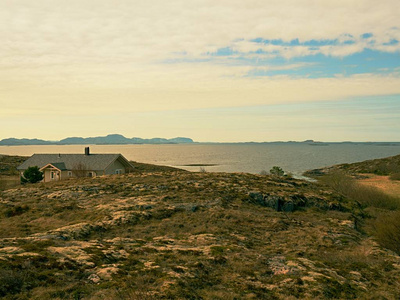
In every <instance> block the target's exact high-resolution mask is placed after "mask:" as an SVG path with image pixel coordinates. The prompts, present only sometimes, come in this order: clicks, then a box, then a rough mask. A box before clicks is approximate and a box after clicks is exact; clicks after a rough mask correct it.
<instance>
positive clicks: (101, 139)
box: [0, 134, 193, 146]
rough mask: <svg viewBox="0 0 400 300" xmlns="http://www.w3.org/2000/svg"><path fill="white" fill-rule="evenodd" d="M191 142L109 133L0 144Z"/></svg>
mask: <svg viewBox="0 0 400 300" xmlns="http://www.w3.org/2000/svg"><path fill="white" fill-rule="evenodd" d="M189 143H193V140H192V139H191V138H186V137H176V138H172V139H165V138H152V139H142V138H138V137H133V138H126V137H124V136H123V135H120V134H109V135H107V136H98V137H89V138H83V137H68V138H65V139H62V140H60V141H45V140H40V139H16V138H7V139H3V140H1V141H0V145H1V146H17V145H85V144H108V145H121V144H189Z"/></svg>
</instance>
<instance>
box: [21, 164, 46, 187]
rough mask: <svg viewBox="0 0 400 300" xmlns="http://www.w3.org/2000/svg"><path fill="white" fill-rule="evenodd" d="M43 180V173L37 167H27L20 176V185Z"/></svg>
mask: <svg viewBox="0 0 400 300" xmlns="http://www.w3.org/2000/svg"><path fill="white" fill-rule="evenodd" d="M41 180H43V172H41V171H40V170H39V167H37V166H35V167H29V168H28V169H26V170H25V172H24V174H23V176H21V183H22V184H24V183H36V182H39V181H41Z"/></svg>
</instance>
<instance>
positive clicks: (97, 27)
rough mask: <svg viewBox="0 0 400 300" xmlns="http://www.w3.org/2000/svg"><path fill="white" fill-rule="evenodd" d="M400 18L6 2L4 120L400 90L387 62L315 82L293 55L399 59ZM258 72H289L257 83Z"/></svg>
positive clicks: (123, 2)
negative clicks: (361, 55) (371, 53)
mask: <svg viewBox="0 0 400 300" xmlns="http://www.w3.org/2000/svg"><path fill="white" fill-rule="evenodd" d="M399 15H400V6H399V5H398V3H397V0H381V1H378V2H377V1H372V0H364V1H347V0H346V1H345V0H339V1H338V0H325V1H314V0H269V1H264V0H247V1H242V0H229V1H228V0H219V1H214V0H170V1H164V0H147V1H132V0H119V1H117V2H116V1H109V0H85V1H81V0H79V1H78V0H69V1H53V0H37V1H31V0H3V1H1V2H0V39H1V43H0V105H1V107H2V110H1V111H0V116H1V117H5V116H7V115H9V116H11V115H13V116H14V115H15V116H18V118H20V117H21V116H26V115H29V114H40V113H43V114H53V115H60V116H68V115H70V116H80V115H85V114H86V115H107V114H110V113H111V112H112V113H115V114H117V113H121V114H123V113H128V112H143V111H166V110H174V109H194V108H207V107H228V106H229V107H230V106H234V107H242V106H244V105H271V104H276V103H295V102H311V101H326V100H335V99H345V98H347V97H352V96H367V95H388V94H400V77H399V74H398V72H397V73H396V72H394V71H393V70H392V69H391V68H389V67H387V66H384V67H386V68H389V70H388V71H387V72H386V74H385V75H381V74H379V73H372V71H371V70H363V74H364V75H362V76H361V75H356V74H350V75H346V74H342V73H340V72H339V71H338V74H340V75H341V76H337V78H334V77H333V76H331V78H308V77H307V76H308V74H307V72H306V71H307V70H308V69H310V70H311V68H312V67H315V66H316V65H319V63H320V62H319V61H311V62H310V61H307V60H297V58H304V57H307V56H318V55H323V56H325V57H334V58H338V59H343V58H346V57H347V56H350V55H354V54H357V53H363V51H365V49H371V50H374V51H380V52H382V53H394V54H396V53H398V52H399V47H400V45H399V41H400V29H399V26H398V16H399ZM366 33H368V34H369V35H367V36H365V35H364V34H366ZM363 35H364V36H363ZM266 40H268V41H275V42H273V43H271V42H269V43H266V42H265V41H266ZM221 49H225V51H226V52H223V51H222V50H221ZM321 66H323V65H321ZM379 68H381V69H382V68H383V67H382V66H379ZM293 70H298V71H304V76H300V77H299V76H297V77H293V76H290V71H293ZM391 70H392V71H393V72H391ZM255 71H256V72H260V73H262V72H264V73H268V72H272V71H285V72H282V73H279V72H278V73H279V76H278V75H277V76H259V77H255V78H252V77H251V76H249V74H250V73H251V72H255ZM268 74H269V73H268ZM274 74H275V73H274ZM3 108H4V109H3ZM16 118H17V117H16Z"/></svg>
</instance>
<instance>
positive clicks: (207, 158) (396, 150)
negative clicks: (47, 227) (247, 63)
mask: <svg viewBox="0 0 400 300" xmlns="http://www.w3.org/2000/svg"><path fill="white" fill-rule="evenodd" d="M85 146H87V145H62V146H59V145H51V146H49V145H44V146H39V145H38V146H0V154H8V155H22V156H30V155H32V154H34V153H84V148H85ZM90 152H91V153H121V154H122V155H124V156H125V157H126V158H127V159H129V160H133V161H138V162H144V163H151V164H159V165H168V166H174V167H178V168H182V169H186V170H189V171H199V170H200V168H204V169H205V170H206V171H209V172H248V173H260V172H261V171H262V170H265V171H269V170H270V169H271V168H272V167H273V166H280V167H281V168H282V169H284V170H285V171H287V172H291V173H293V174H294V175H300V174H301V173H302V172H304V171H306V170H309V169H314V168H320V167H324V166H330V165H334V164H339V163H351V162H357V161H363V160H367V159H374V158H382V157H387V156H392V155H397V154H400V146H391V145H387V146H377V145H371V144H369V145H368V144H329V145H328V146H324V147H313V146H310V145H308V144H300V143H299V144H212V145H210V144H188V145H90Z"/></svg>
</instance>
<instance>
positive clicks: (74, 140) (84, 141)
mask: <svg viewBox="0 0 400 300" xmlns="http://www.w3.org/2000/svg"><path fill="white" fill-rule="evenodd" d="M192 143H196V144H211V145H212V144H248V145H252V144H271V145H274V144H303V145H310V146H329V145H337V144H350V145H351V144H353V145H354V144H362V145H376V146H400V142H350V141H344V142H321V141H314V140H311V139H310V140H305V141H273V142H195V141H193V139H191V138H187V137H176V138H172V139H166V138H151V139H142V138H139V137H133V138H126V137H124V136H123V135H121V134H109V135H107V136H97V137H88V138H83V137H68V138H65V139H62V140H59V141H46V140H42V139H37V138H33V139H27V138H23V139H17V138H6V139H2V140H0V146H30V145H140V144H158V145H159V144H192Z"/></svg>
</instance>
